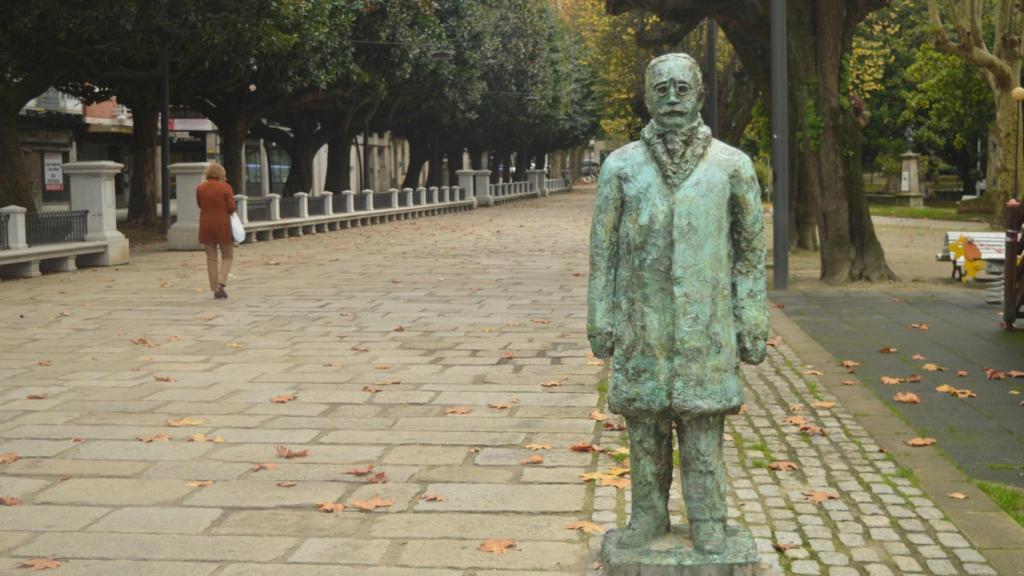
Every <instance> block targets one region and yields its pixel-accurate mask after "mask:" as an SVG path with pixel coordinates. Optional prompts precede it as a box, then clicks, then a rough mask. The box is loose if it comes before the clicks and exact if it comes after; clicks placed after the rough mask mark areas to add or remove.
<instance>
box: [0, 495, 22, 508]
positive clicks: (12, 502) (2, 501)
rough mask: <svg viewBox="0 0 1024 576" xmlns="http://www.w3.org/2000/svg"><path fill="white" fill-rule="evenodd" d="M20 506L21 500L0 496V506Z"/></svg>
mask: <svg viewBox="0 0 1024 576" xmlns="http://www.w3.org/2000/svg"><path fill="white" fill-rule="evenodd" d="M19 504H21V500H19V499H17V498H15V497H14V496H0V506H17V505H19Z"/></svg>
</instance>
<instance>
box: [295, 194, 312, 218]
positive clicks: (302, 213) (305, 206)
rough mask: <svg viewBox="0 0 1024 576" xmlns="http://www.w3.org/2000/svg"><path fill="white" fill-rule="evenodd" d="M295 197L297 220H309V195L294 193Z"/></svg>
mask: <svg viewBox="0 0 1024 576" xmlns="http://www.w3.org/2000/svg"><path fill="white" fill-rule="evenodd" d="M295 197H296V198H298V199H299V218H309V194H307V193H306V192H296V193H295Z"/></svg>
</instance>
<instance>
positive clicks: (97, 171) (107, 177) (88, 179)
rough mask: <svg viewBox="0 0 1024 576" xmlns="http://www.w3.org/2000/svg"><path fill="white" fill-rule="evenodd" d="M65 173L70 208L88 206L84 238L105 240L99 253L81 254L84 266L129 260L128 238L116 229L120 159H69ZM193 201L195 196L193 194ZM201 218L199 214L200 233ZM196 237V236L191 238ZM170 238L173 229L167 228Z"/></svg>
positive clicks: (77, 208) (112, 263)
mask: <svg viewBox="0 0 1024 576" xmlns="http://www.w3.org/2000/svg"><path fill="white" fill-rule="evenodd" d="M63 167H64V174H66V175H67V176H68V178H69V180H70V182H69V187H70V189H71V209H72V210H88V211H89V216H88V218H87V219H86V222H87V226H86V233H85V240H86V241H87V242H106V243H107V249H106V250H104V251H103V252H102V253H100V254H89V255H83V256H80V258H81V262H82V265H83V266H116V265H118V264H127V263H128V260H129V258H128V239H127V238H125V237H124V234H121V233H120V232H118V231H117V209H116V208H115V205H114V176H115V175H117V174H118V173H120V172H121V169H122V168H124V165H123V164H118V163H117V162H108V161H99V162H68V163H67V164H64V166H63ZM192 201H193V202H195V197H194V195H193V199H192ZM198 224H199V218H198V217H197V218H196V232H197V234H198V229H199V228H198ZM192 240H193V241H195V240H196V238H195V237H193V239H192ZM168 241H170V232H168Z"/></svg>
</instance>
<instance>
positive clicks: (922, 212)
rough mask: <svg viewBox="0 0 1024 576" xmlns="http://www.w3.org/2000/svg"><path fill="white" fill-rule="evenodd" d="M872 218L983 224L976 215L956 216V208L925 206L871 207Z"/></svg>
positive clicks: (982, 220) (980, 218) (874, 205)
mask: <svg viewBox="0 0 1024 576" xmlns="http://www.w3.org/2000/svg"><path fill="white" fill-rule="evenodd" d="M871 215H872V216H892V217H895V218H916V219H919V220H959V221H962V222H984V219H983V218H982V217H981V216H979V215H978V214H957V212H956V208H953V207H950V208H945V207H938V206H925V207H923V208H911V207H910V206H881V205H876V204H872V205H871Z"/></svg>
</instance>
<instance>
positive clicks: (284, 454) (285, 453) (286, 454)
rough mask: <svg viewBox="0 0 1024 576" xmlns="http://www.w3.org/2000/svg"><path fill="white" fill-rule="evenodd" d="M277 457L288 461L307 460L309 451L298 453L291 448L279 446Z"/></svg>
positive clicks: (299, 451)
mask: <svg viewBox="0 0 1024 576" xmlns="http://www.w3.org/2000/svg"><path fill="white" fill-rule="evenodd" d="M277 455H278V457H280V458H288V459H291V458H305V457H306V456H309V450H298V451H296V450H292V449H291V448H289V447H287V446H278V447H277Z"/></svg>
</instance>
